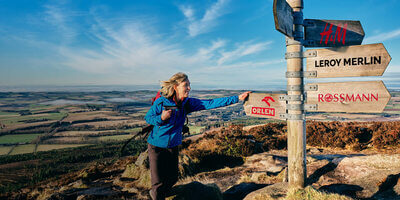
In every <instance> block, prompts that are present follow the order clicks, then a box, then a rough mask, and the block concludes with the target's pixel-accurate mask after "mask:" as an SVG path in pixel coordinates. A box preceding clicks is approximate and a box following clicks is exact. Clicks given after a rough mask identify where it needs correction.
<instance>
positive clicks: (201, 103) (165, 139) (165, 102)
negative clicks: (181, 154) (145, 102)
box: [144, 96, 239, 148]
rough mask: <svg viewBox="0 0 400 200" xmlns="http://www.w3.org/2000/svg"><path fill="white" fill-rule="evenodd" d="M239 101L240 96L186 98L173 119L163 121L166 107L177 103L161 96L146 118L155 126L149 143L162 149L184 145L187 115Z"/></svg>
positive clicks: (175, 111)
mask: <svg viewBox="0 0 400 200" xmlns="http://www.w3.org/2000/svg"><path fill="white" fill-rule="evenodd" d="M238 101H239V97H238V96H231V97H223V98H216V99H210V100H200V99H195V98H186V99H184V100H183V102H182V104H181V107H178V109H175V110H173V112H172V115H171V118H169V119H168V120H165V121H163V120H161V113H162V111H163V110H164V106H176V103H175V102H174V101H173V100H171V99H167V98H165V97H163V96H161V97H160V98H158V99H157V100H156V101H154V103H153V106H151V108H150V110H149V111H148V112H147V114H146V116H145V117H144V118H145V119H146V122H147V123H149V124H152V125H154V127H153V130H152V131H151V133H150V135H149V137H148V138H147V142H148V143H150V144H151V145H154V146H157V147H162V148H172V147H175V146H178V145H180V144H181V143H182V128H183V125H184V123H185V119H186V115H187V114H189V113H191V112H195V111H199V110H208V109H213V108H218V107H223V106H228V105H231V104H234V103H237V102H238Z"/></svg>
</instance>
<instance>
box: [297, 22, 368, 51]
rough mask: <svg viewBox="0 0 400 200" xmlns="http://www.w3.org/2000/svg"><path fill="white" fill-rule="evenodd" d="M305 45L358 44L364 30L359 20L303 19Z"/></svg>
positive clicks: (332, 45)
mask: <svg viewBox="0 0 400 200" xmlns="http://www.w3.org/2000/svg"><path fill="white" fill-rule="evenodd" d="M303 24H304V46H305V47H341V46H350V45H360V44H361V43H362V40H363V39H364V35H365V33H364V30H363V28H362V26H361V23H360V21H351V20H325V19H304V21H303Z"/></svg>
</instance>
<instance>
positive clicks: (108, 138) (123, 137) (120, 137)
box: [98, 135, 132, 141]
mask: <svg viewBox="0 0 400 200" xmlns="http://www.w3.org/2000/svg"><path fill="white" fill-rule="evenodd" d="M131 137H132V135H112V136H101V137H98V140H99V141H111V140H114V141H115V140H117V141H118V140H127V139H129V138H131Z"/></svg>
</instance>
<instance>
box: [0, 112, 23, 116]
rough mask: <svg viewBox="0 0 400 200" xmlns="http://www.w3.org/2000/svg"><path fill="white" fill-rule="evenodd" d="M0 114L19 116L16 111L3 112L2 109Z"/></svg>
mask: <svg viewBox="0 0 400 200" xmlns="http://www.w3.org/2000/svg"><path fill="white" fill-rule="evenodd" d="M1 115H11V116H19V114H18V113H16V112H3V111H0V116H1Z"/></svg>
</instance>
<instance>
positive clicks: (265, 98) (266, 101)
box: [261, 96, 275, 107]
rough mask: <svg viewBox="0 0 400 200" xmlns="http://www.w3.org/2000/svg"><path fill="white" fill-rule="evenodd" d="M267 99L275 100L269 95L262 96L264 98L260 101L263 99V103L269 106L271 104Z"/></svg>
mask: <svg viewBox="0 0 400 200" xmlns="http://www.w3.org/2000/svg"><path fill="white" fill-rule="evenodd" d="M269 100H271V101H272V102H275V100H274V99H273V98H272V97H269V96H266V97H264V99H263V100H261V101H264V102H265V103H267V104H268V107H271V104H270V103H269V102H268V101H269Z"/></svg>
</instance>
